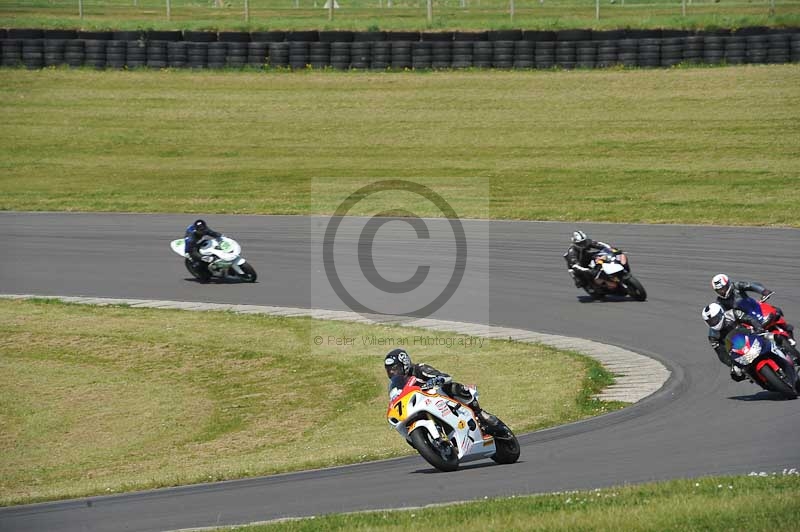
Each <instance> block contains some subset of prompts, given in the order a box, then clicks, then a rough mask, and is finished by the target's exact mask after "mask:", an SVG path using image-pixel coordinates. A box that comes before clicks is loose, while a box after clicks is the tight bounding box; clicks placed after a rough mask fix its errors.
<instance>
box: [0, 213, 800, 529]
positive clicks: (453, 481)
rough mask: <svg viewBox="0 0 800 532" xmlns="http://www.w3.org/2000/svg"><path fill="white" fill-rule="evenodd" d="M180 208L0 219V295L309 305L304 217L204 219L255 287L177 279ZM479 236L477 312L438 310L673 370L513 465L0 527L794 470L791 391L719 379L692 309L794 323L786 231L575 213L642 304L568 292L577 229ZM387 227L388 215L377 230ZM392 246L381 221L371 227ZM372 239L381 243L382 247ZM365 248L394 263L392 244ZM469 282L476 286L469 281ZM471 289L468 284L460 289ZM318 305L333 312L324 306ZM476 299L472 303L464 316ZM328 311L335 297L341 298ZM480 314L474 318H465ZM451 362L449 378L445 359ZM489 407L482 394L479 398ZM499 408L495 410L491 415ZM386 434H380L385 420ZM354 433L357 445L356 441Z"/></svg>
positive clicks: (307, 477)
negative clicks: (643, 394)
mask: <svg viewBox="0 0 800 532" xmlns="http://www.w3.org/2000/svg"><path fill="white" fill-rule="evenodd" d="M191 221H192V220H191V218H190V217H188V216H172V215H141V214H68V213H67V214H63V213H62V214H56V213H9V212H4V213H0V227H2V231H1V232H0V245H2V248H3V249H4V250H6V253H5V255H4V259H3V261H2V262H0V293H18V294H23V293H28V294H42V295H75V296H103V297H130V298H149V299H170V300H182V301H208V302H220V303H250V304H259V305H285V306H295V307H308V306H310V305H311V304H312V303H314V304H315V305H316V304H317V303H318V299H317V297H316V295H315V294H312V288H311V286H312V285H313V283H310V282H309V278H311V277H312V276H313V274H314V271H313V270H314V269H315V266H314V262H313V260H311V259H310V256H311V253H312V246H313V243H312V240H313V238H312V236H311V235H312V233H313V229H314V227H315V224H319V223H320V222H319V220H318V219H314V218H302V217H270V216H265V217H260V216H214V217H210V218H209V219H208V221H209V223H210V224H211V225H212V227H215V228H217V229H219V230H222V231H223V232H225V233H226V234H229V235H231V236H234V237H235V238H236V239H237V240H239V241H240V242H241V243H242V244H243V255H244V256H245V257H247V258H248V260H250V261H251V262H252V264H253V265H254V266H255V267H256V269H257V270H258V272H259V282H258V283H256V284H255V285H244V284H242V285H221V284H209V285H198V284H197V283H194V282H191V281H189V280H187V279H186V272H185V270H184V269H183V265H182V264H181V261H180V259H179V257H177V256H176V255H174V254H172V252H171V251H169V249H168V246H167V243H168V241H169V240H171V239H173V238H176V237H179V236H180V233H181V230H182V228H183V227H184V226H185V225H186V224H187V223H189V222H191ZM465 225H466V226H475V227H478V226H480V229H481V230H483V231H484V232H485V234H486V235H488V251H489V253H488V254H487V256H486V257H484V259H483V262H482V263H481V264H480V265H479V266H480V267H479V268H478V271H479V272H480V271H482V272H484V276H488V283H484V286H482V287H479V288H475V292H474V293H471V292H470V291H471V290H472V289H473V288H472V286H473V285H472V284H467V285H466V286H464V287H463V289H464V290H466V291H467V296H470V295H472V296H473V297H475V298H480V297H482V296H483V295H484V294H488V296H487V297H488V303H487V304H486V305H475V308H478V309H479V310H477V311H476V310H474V309H472V308H470V306H469V305H457V306H455V307H452V308H451V307H444V308H443V309H442V310H443V312H447V315H444V316H442V318H444V319H452V320H462V321H481V320H482V321H484V322H491V323H492V324H495V325H503V326H508V327H516V328H521V329H528V330H532V331H538V332H544V333H552V334H563V335H569V336H577V337H582V338H588V339H593V340H597V341H600V342H604V343H608V344H613V345H618V346H621V347H625V348H628V349H631V350H633V351H637V352H639V353H642V354H645V355H648V356H651V357H653V358H655V359H657V360H659V361H661V362H662V363H664V364H665V365H666V366H667V367H668V368H669V369H670V370H671V371H672V378H671V379H670V380H669V381H668V382H667V384H666V385H665V387H664V388H663V389H662V390H661V391H659V392H657V393H656V394H654V395H653V396H651V397H650V398H648V399H646V400H644V401H643V402H641V403H639V404H637V405H635V406H632V407H630V408H627V409H625V410H623V411H620V412H616V413H614V414H610V415H606V416H602V417H599V418H595V419H592V420H589V421H586V422H581V423H575V424H571V425H567V426H564V427H559V428H555V429H551V430H545V431H540V432H536V433H532V434H528V435H524V436H522V437H521V442H522V444H523V447H522V456H521V459H520V462H518V463H517V464H513V465H509V466H497V465H494V464H493V463H492V462H488V461H484V462H476V463H473V464H466V465H465V466H463V467H462V468H461V469H460V470H459V471H457V472H455V473H450V474H441V473H435V472H434V471H433V470H431V468H430V467H428V466H427V464H426V463H425V462H424V461H423V460H422V459H421V458H419V457H416V456H413V457H408V458H403V459H398V460H387V461H381V462H374V463H368V464H360V465H355V466H349V467H339V468H332V469H326V470H319V471H308V472H302V473H296V474H286V475H276V476H271V477H263V478H254V479H245V480H239V481H231V482H222V483H214V484H207V485H197V486H187V487H179V488H171V489H163V490H155V491H149V492H141V493H131V494H124V495H118V496H109V497H92V498H87V499H80V500H71V501H63V502H54V503H45V504H38V505H29V506H18V507H10V508H2V509H0V530H2V531H6V530H15V531H24V530H56V529H57V530H63V531H73V530H74V531H78V530H120V529H125V530H140V531H151V530H152V531H156V530H174V529H180V528H189V527H201V526H213V525H223V524H237V523H247V522H253V521H263V520H269V519H276V518H281V517H288V516H308V515H320V514H325V513H330V512H344V511H354V510H364V509H378V508H395V507H409V506H419V505H425V504H429V503H436V502H447V501H456V500H468V499H480V498H483V497H487V496H488V497H492V496H504V495H512V494H525V493H543V492H552V491H562V490H572V489H591V488H597V487H604V486H611V485H622V484H628V483H638V482H646V481H653V480H663V479H672V478H686V477H696V476H702V475H708V474H747V473H750V472H780V471H782V470H784V469H791V468H800V444H798V441H800V401H781V400H776V398H775V397H774V396H773V395H772V394H769V393H766V392H762V391H760V389H759V388H758V387H756V386H755V385H753V384H751V383H748V382H743V383H734V382H732V381H731V380H730V379H729V378H728V376H727V371H726V370H725V368H724V367H723V366H722V365H721V364H720V363H719V362H718V361H717V360H716V356H715V355H714V354H713V352H712V351H711V349H710V348H709V346H708V344H707V341H706V339H705V335H706V329H705V326H704V324H703V323H702V321H701V320H700V317H699V312H700V309H701V308H702V307H703V306H704V305H705V304H707V303H708V302H709V301H710V300H711V299H712V296H713V294H712V292H711V290H710V286H709V280H710V278H711V277H712V276H713V274H715V273H718V272H720V271H723V272H726V273H728V274H730V275H731V276H732V277H734V278H737V279H755V280H758V281H761V282H763V283H764V284H766V285H767V286H768V287H769V288H771V289H773V290H775V291H776V296H775V298H774V303H775V304H776V305H778V306H780V307H782V308H783V309H784V311H785V313H786V315H787V317H788V318H789V321H791V322H795V323H798V322H800V268H798V267H797V265H798V264H799V263H800V231H797V230H793V229H777V228H731V227H697V226H666V225H658V226H648V225H617V224H588V223H584V224H580V228H582V229H583V230H585V231H586V232H588V233H589V234H590V236H593V237H594V238H597V239H600V240H604V241H608V242H613V243H615V244H617V245H619V246H620V247H622V248H624V249H625V250H626V251H627V252H628V253H629V254H630V257H631V263H632V267H633V270H634V272H635V273H636V275H637V277H639V279H640V280H641V281H642V282H643V284H644V286H645V287H646V288H647V291H648V294H649V297H648V300H647V301H646V302H643V303H639V302H633V301H624V302H607V303H603V302H585V301H583V300H582V298H580V297H579V296H580V293H579V292H577V291H576V290H575V289H574V287H573V286H572V283H571V281H570V279H569V278H568V276H567V275H566V273H565V270H564V262H563V259H562V258H561V255H562V253H563V252H564V250H565V248H566V246H567V243H568V238H569V235H570V233H571V232H572V230H573V229H574V228H575V227H577V226H578V225H576V224H565V223H550V222H541V223H540V222H491V223H489V222H478V221H472V222H465ZM387 227H388V226H387ZM381 236H382V238H384V241H385V240H387V239H388V241H389V242H388V243H389V244H391V232H388V233H386V234H383V233H382V234H381ZM384 243H386V242H384ZM400 248H402V246H399V247H398V251H397V252H396V256H392V253H393V252H392V246H390V245H389V246H386V245H384V246H383V247H382V248H381V250H382V252H383V253H388V254H389V260H386V261H384V262H381V265H380V266H381V268H391V267H392V266H391V265H392V264H396V265H397V266H396V267H397V268H398V270H399V272H400V273H401V275H399V277H400V278H403V275H402V274H404V273H406V272H407V271H408V270H407V268H405V267H404V266H403V265H404V264H406V263H407V262H409V259H408V250H406V249H400ZM478 284H479V283H478ZM475 286H477V284H476V285H475ZM331 304H332V306H336V305H335V304H334V303H333V302H332V303H331ZM481 307H483V310H480V309H481ZM338 308H343V307H342V306H341V305H339V306H338ZM477 318H480V319H477ZM448 369H451V370H452V372H453V373H454V374H457V368H448ZM483 402H484V403H485V404H486V405H488V406H490V405H491V398H490V397H485V398H483ZM499 414H501V415H502V413H501V412H499ZM387 430H388V428H387ZM368 444H369V443H368V439H366V440H365V445H368Z"/></svg>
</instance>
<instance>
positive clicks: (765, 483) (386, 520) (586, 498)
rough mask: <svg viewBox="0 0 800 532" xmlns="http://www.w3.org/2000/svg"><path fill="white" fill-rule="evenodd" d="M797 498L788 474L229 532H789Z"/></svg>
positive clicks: (798, 482) (799, 480)
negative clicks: (433, 529) (436, 530)
mask: <svg viewBox="0 0 800 532" xmlns="http://www.w3.org/2000/svg"><path fill="white" fill-rule="evenodd" d="M798 493H800V476H798V474H797V472H796V471H794V472H792V473H790V474H779V475H768V476H747V477H708V478H701V479H696V480H674V481H670V482H664V483H660V484H647V485H643V486H628V487H618V488H609V489H603V490H594V491H575V492H566V493H557V494H553V495H539V496H523V497H512V498H508V499H492V500H487V501H480V502H470V503H464V504H456V505H449V506H439V507H430V508H419V509H414V510H405V511H395V512H387V511H381V512H367V513H360V514H359V513H356V514H347V515H331V516H322V517H316V518H314V519H301V520H297V521H286V522H282V523H272V524H264V525H255V526H246V527H236V528H235V529H234V530H237V531H241V532H320V531H339V530H341V531H348V532H349V531H370V532H402V531H405V530H416V529H424V528H429V527H430V525H431V524H432V523H436V524H437V525H439V526H441V527H442V528H446V529H447V530H465V529H469V530H492V531H498V532H500V531H504V532H506V531H509V532H511V531H523V530H524V531H547V532H561V531H563V532H582V531H585V532H589V531H591V532H619V531H621V530H625V531H626V532H663V531H665V530H669V531H670V532H695V531H696V532H700V531H719V530H726V531H732V532H771V531H773V530H796V529H797V522H798V520H800V508H798ZM219 530H232V529H230V528H226V529H219Z"/></svg>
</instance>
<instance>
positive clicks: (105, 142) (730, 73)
mask: <svg viewBox="0 0 800 532" xmlns="http://www.w3.org/2000/svg"><path fill="white" fill-rule="evenodd" d="M0 97H2V99H3V102H4V103H3V105H2V106H0V122H2V123H3V128H0V145H2V146H3V147H4V149H3V150H2V152H1V153H0V190H2V194H0V209H4V210H58V211H136V212H185V213H272V214H312V213H320V214H331V213H333V212H334V209H335V208H336V206H337V205H338V204H339V202H340V201H341V200H342V198H343V197H344V196H346V195H347V194H350V193H351V192H353V191H355V190H356V189H357V188H359V187H360V186H362V185H364V184H365V183H369V182H371V181H374V180H379V179H388V178H402V179H409V180H413V181H416V182H419V183H422V184H425V185H428V186H431V187H433V188H434V189H435V190H437V191H438V192H439V193H440V194H442V195H443V196H444V197H445V199H446V200H447V201H449V202H450V204H451V205H453V207H454V209H455V210H456V212H457V213H458V214H459V215H461V216H467V217H477V218H501V219H548V220H564V221H576V220H597V221H610V222H645V223H701V224H727V225H785V226H793V227H797V226H800V221H798V220H800V201H798V200H800V192H798V176H799V175H800V158H798V156H797V155H798V142H800V106H798V105H797V102H798V100H800V65H770V66H742V67H725V68H684V69H680V68H678V69H669V70H589V71H564V72H559V71H526V72H496V71H469V72H460V71H459V72H432V73H422V74H420V73H355V72H352V73H333V72H323V73H320V72H312V71H309V72H299V73H285V72H269V73H264V72H191V71H172V72H171V71H156V72H153V71H137V72H124V71H122V72H94V71H89V70H79V71H74V70H42V71H24V70H4V71H2V75H0ZM375 199H377V200H380V197H379V196H376V197H375ZM487 199H488V201H486V200H487ZM378 203H380V201H379V202H378ZM420 203H422V204H421V205H420V206H419V209H418V210H415V212H416V214H419V215H430V216H435V215H437V214H438V211H437V210H436V208H435V207H434V206H433V205H430V204H427V202H424V201H423V202H420ZM392 205H393V198H392V196H390V195H389V196H386V197H385V198H384V202H383V203H382V204H379V205H376V202H362V203H361V204H359V205H357V206H356V208H355V209H353V211H351V214H372V213H374V212H376V211H375V209H379V208H382V207H386V206H388V208H392ZM367 209H373V210H372V211H368V210H367Z"/></svg>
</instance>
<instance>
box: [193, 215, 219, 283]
mask: <svg viewBox="0 0 800 532" xmlns="http://www.w3.org/2000/svg"><path fill="white" fill-rule="evenodd" d="M221 236H222V233H218V232H216V231H214V230H213V229H211V228H210V227H209V226H208V224H207V223H206V222H205V220H195V221H194V222H193V223H192V224H191V225H189V226H188V227H187V228H186V236H185V238H184V243H185V244H184V246H185V247H184V252H185V253H188V254H189V257H190V259H191V260H192V267H193V268H194V269H195V270H196V271H198V272H199V273H200V274H201V275H205V276H206V277H207V276H209V275H210V273H209V271H208V264H207V263H206V262H203V260H202V258H203V256H202V255H201V254H200V245H201V244H202V243H203V242H204V241H206V240H208V239H210V238H220V237H221Z"/></svg>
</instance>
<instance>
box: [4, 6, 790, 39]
mask: <svg viewBox="0 0 800 532" xmlns="http://www.w3.org/2000/svg"><path fill="white" fill-rule="evenodd" d="M220 4H221V5H220V6H219V7H216V6H215V2H205V3H198V2H194V1H192V0H172V2H171V4H170V6H171V9H170V17H169V18H167V11H166V3H165V2H163V1H159V0H137V2H135V3H120V2H115V1H109V0H90V1H86V2H84V4H83V15H84V16H83V18H81V17H79V16H78V5H77V3H71V2H58V1H45V0H29V1H25V2H21V1H20V0H0V26H5V27H17V28H29V27H33V28H38V27H43V28H76V27H82V28H92V29H108V28H111V29H139V28H154V29H155V28H158V29H175V28H181V29H220V30H275V29H278V30H286V29H320V28H321V29H339V30H341V29H345V30H362V31H363V30H370V31H372V30H376V29H381V30H409V29H410V30H428V31H442V30H454V29H461V30H464V29H473V30H486V29H507V28H528V29H546V30H553V29H567V28H589V27H591V28H613V29H616V28H627V27H633V28H641V27H645V28H692V29H693V28H719V27H723V28H730V27H733V28H738V27H744V26H777V27H780V26H792V25H794V26H797V25H798V23H800V3H798V1H797V0H775V2H774V4H770V3H769V2H743V1H735V0H734V1H726V2H694V3H689V4H688V5H687V6H686V11H685V14H684V13H683V10H682V6H681V3H680V2H664V1H660V0H628V1H627V2H624V3H623V2H617V3H616V4H612V3H610V2H608V1H603V2H600V4H599V8H600V16H599V18H598V17H597V16H596V12H595V8H596V6H595V3H594V2H586V1H578V0H560V1H558V2H538V1H535V0H528V1H517V2H516V3H515V5H514V16H513V19H512V17H511V16H510V14H509V3H508V1H507V0H482V1H480V2H465V4H464V6H463V7H459V3H458V2H433V4H432V6H433V12H432V20H431V21H430V22H428V20H427V15H426V7H425V2H416V1H407V0H399V1H397V0H395V1H394V2H392V4H391V8H388V7H386V8H384V7H383V5H382V4H381V3H380V2H375V1H374V0H349V1H348V2H347V3H346V4H342V8H341V9H337V10H336V11H335V13H334V16H333V18H332V19H331V20H329V13H328V10H327V9H322V5H323V4H324V2H322V1H319V2H316V1H315V2H311V0H300V1H297V2H287V1H285V0H253V1H250V2H249V5H248V7H249V9H248V11H247V13H248V18H247V19H246V18H245V8H244V2H243V1H242V0H233V1H226V2H224V3H222V2H221V3H220ZM771 5H774V13H770V8H771Z"/></svg>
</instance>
